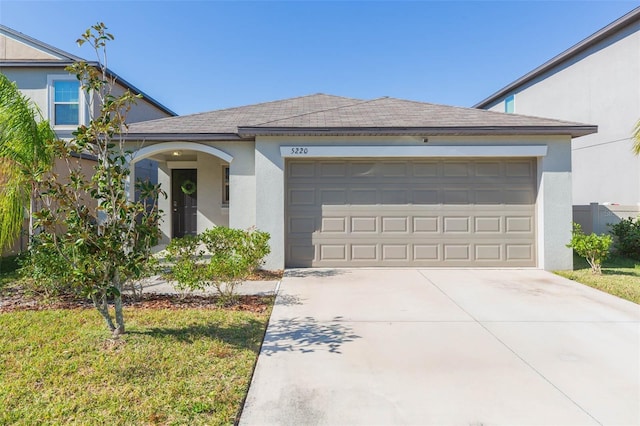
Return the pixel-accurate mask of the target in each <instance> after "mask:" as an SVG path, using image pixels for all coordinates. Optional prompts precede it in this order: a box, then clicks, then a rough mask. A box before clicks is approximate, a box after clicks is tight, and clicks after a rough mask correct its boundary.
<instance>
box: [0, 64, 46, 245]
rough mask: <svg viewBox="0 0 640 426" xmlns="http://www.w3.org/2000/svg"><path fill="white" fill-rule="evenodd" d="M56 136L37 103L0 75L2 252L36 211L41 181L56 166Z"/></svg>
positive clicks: (0, 223)
mask: <svg viewBox="0 0 640 426" xmlns="http://www.w3.org/2000/svg"><path fill="white" fill-rule="evenodd" d="M55 138H56V136H55V133H54V132H53V130H51V126H50V125H49V122H48V121H46V120H44V119H43V118H42V114H41V113H40V110H39V109H38V108H37V106H36V105H35V104H33V102H31V100H29V99H28V98H27V97H26V96H24V95H23V94H22V93H20V91H19V90H18V87H17V86H16V84H15V83H13V82H12V81H10V80H9V79H8V78H7V77H6V76H5V75H4V74H0V193H1V194H2V197H0V252H1V251H2V250H3V249H5V248H8V247H9V246H10V245H11V244H12V243H13V242H15V240H16V238H18V237H19V236H20V231H21V230H22V225H23V223H24V218H25V211H29V213H32V212H33V210H34V199H35V193H36V190H37V185H38V182H39V181H40V180H41V179H42V177H43V175H44V174H45V173H46V172H48V171H50V170H51V168H52V166H53V155H52V150H51V146H52V143H51V142H52V141H53V140H55ZM29 217H30V218H31V217H32V216H31V214H30V215H29ZM32 233H33V222H32V220H30V221H29V234H30V235H31V234H32Z"/></svg>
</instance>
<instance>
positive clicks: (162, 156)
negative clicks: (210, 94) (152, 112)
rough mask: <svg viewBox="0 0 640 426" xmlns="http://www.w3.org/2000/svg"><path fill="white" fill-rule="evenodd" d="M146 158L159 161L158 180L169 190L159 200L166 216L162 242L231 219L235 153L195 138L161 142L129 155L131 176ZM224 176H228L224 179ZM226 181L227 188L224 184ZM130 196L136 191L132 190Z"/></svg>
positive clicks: (161, 227) (133, 179)
mask: <svg viewBox="0 0 640 426" xmlns="http://www.w3.org/2000/svg"><path fill="white" fill-rule="evenodd" d="M145 159H151V160H154V161H155V162H156V163H157V168H156V173H157V180H156V181H157V182H158V183H160V184H161V185H162V188H163V189H164V191H166V192H167V195H168V197H167V199H164V198H162V199H160V200H159V203H158V204H159V208H160V209H161V210H162V211H163V212H164V214H165V218H164V220H163V221H162V222H161V224H160V229H161V231H162V242H163V243H167V242H168V241H169V240H170V239H171V238H174V237H181V236H184V235H190V234H196V233H199V232H202V231H203V230H204V229H206V228H208V227H211V226H214V225H226V226H228V222H229V217H228V215H229V213H228V200H229V198H228V196H227V197H226V199H225V195H226V194H225V189H226V190H227V194H228V179H229V165H230V163H231V162H232V161H233V156H232V155H230V154H228V153H227V152H225V151H223V150H221V149H219V148H216V147H214V146H211V145H206V144H202V143H196V142H162V143H157V144H153V145H148V146H145V147H143V148H140V149H138V150H137V151H135V152H134V153H133V154H132V156H131V159H130V168H131V178H130V181H131V182H133V181H135V179H136V177H135V169H136V167H135V165H136V163H139V162H141V161H142V160H145ZM225 179H226V180H227V181H226V183H225ZM225 184H226V185H227V188H225ZM129 197H130V199H134V197H135V194H134V192H133V191H130V194H129Z"/></svg>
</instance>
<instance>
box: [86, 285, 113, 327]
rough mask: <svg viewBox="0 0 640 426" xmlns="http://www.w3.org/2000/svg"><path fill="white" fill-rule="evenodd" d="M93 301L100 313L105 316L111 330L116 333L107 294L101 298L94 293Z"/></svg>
mask: <svg viewBox="0 0 640 426" xmlns="http://www.w3.org/2000/svg"><path fill="white" fill-rule="evenodd" d="M91 301H92V302H93V306H95V307H96V309H97V310H98V312H100V315H102V318H104V321H105V322H106V323H107V327H109V330H110V331H112V332H114V333H115V329H116V327H115V326H114V325H113V320H112V319H111V315H109V305H108V304H107V298H106V296H104V295H103V296H102V297H101V298H100V299H98V296H97V295H95V294H92V295H91Z"/></svg>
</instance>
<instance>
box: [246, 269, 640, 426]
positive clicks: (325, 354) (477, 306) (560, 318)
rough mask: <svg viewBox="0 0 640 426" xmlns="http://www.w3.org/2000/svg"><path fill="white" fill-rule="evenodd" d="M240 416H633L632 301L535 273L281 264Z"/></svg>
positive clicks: (461, 419) (442, 420) (636, 414)
mask: <svg viewBox="0 0 640 426" xmlns="http://www.w3.org/2000/svg"><path fill="white" fill-rule="evenodd" d="M240 423H241V424H244V425H265V424H279V425H310V424H327V425H329V424H331V425H343V424H367V425H372V424H376V425H377V424H394V425H396V424H398V425H399V424H416V425H418V424H420V425H422V424H433V425H591V424H594V425H597V424H611V425H614V424H617V425H638V424H640V306H638V305H635V304H633V303H630V302H627V301H624V300H621V299H618V298H616V297H613V296H610V295H607V294H605V293H601V292H599V291H596V290H593V289H591V288H588V287H585V286H581V285H579V284H576V283H574V282H572V281H569V280H566V279H564V278H561V277H557V276H555V275H553V274H551V273H548V272H544V271H538V270H434V269H426V270H417V269H401V270H400V269H330V270H321V269H308V270H291V271H287V273H286V276H285V278H284V279H283V280H282V284H281V286H280V292H279V294H278V297H277V301H276V305H275V307H274V310H273V314H272V316H271V321H270V324H269V327H268V330H267V334H266V337H265V341H264V344H263V347H262V351H261V353H260V356H259V358H258V364H257V368H256V371H255V374H254V377H253V381H252V384H251V387H250V390H249V395H248V397H247V401H246V403H245V406H244V411H243V413H242V417H241V420H240Z"/></svg>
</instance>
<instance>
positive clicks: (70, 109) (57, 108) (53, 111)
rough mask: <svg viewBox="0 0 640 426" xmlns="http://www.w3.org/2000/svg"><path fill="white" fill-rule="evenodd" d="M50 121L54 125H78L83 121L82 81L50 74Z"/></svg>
mask: <svg viewBox="0 0 640 426" xmlns="http://www.w3.org/2000/svg"><path fill="white" fill-rule="evenodd" d="M49 84H50V87H51V92H50V93H51V95H50V96H51V98H50V100H51V103H50V105H51V108H50V117H49V119H50V121H51V123H52V124H53V125H54V126H77V125H78V124H80V121H81V108H80V96H81V95H80V82H79V81H78V80H76V79H65V78H58V76H50V77H49Z"/></svg>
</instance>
